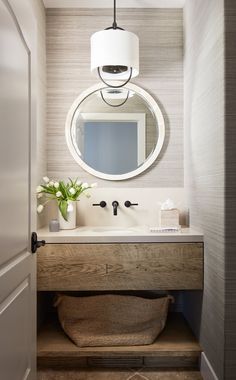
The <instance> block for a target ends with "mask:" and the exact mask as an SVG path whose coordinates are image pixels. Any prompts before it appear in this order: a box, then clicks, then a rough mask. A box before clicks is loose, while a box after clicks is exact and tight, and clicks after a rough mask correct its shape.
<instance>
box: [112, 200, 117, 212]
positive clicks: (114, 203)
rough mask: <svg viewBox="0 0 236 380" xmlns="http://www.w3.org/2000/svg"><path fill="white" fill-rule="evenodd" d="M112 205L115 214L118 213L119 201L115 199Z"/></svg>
mask: <svg viewBox="0 0 236 380" xmlns="http://www.w3.org/2000/svg"><path fill="white" fill-rule="evenodd" d="M112 206H113V215H117V208H118V206H119V203H118V202H117V201H113V202H112Z"/></svg>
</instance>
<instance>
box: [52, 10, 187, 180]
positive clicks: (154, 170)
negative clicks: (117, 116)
mask: <svg viewBox="0 0 236 380" xmlns="http://www.w3.org/2000/svg"><path fill="white" fill-rule="evenodd" d="M117 18H118V21H119V25H120V26H122V27H123V28H125V29H127V30H129V31H132V32H134V33H136V34H138V36H139V38H140V75H139V76H138V77H137V78H136V79H134V80H133V83H135V84H137V85H140V86H142V87H143V88H144V89H146V90H147V91H148V92H149V93H150V94H151V95H152V96H154V97H155V98H156V99H157V100H158V103H159V105H160V107H161V109H162V111H163V113H164V117H165V122H166V139H165V145H164V147H163V150H162V152H161V155H160V156H159V159H158V160H157V161H156V162H155V163H154V164H153V165H152V167H151V169H150V170H148V171H146V172H145V173H144V174H141V175H140V176H138V177H136V178H135V179H132V180H127V181H122V182H118V183H116V186H120V187H121V186H122V187H182V186H183V20H182V10H181V9H125V10H124V9H118V15H117ZM111 22H112V9H83V10H78V9H77V10H75V9H48V10H47V16H46V25H47V32H46V39H47V131H48V132H47V133H48V135H47V158H48V175H49V176H50V177H53V178H57V179H60V178H65V177H68V176H71V177H77V176H78V177H80V178H81V179H82V180H83V181H88V182H94V180H95V178H94V177H92V176H91V175H90V174H88V173H86V172H85V171H84V170H83V169H82V168H80V166H79V165H78V164H77V163H76V162H75V161H74V160H73V158H72V156H71V155H70V153H69V151H68V148H67V145H66V141H65V137H64V128H65V120H66V115H67V112H68V109H69V107H70V105H71V104H72V102H73V101H74V99H75V98H76V97H77V96H78V95H79V94H80V93H81V92H82V91H83V90H85V89H86V88H88V87H89V86H91V85H93V84H95V83H97V82H98V79H97V78H96V77H94V76H93V75H92V74H91V72H90V36H91V34H92V33H94V32H95V31H98V30H102V29H104V28H105V27H107V26H109V25H110V24H111ZM96 181H98V182H99V185H100V186H103V187H112V186H114V183H112V182H109V181H104V180H97V179H96Z"/></svg>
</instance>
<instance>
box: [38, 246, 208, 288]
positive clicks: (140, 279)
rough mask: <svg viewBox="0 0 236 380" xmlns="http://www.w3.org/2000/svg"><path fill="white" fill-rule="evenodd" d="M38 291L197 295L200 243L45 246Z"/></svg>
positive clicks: (201, 252) (41, 253) (200, 259)
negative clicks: (163, 291) (194, 292)
mask: <svg viewBox="0 0 236 380" xmlns="http://www.w3.org/2000/svg"><path fill="white" fill-rule="evenodd" d="M37 272H38V290H127V289H129V290H135V289H136V290H138V289H140V290H141V289H150V290H153V289H170V290H171V289H202V281H203V277H202V276H203V245H202V244H201V243H153V244H152V243H151V244H150V243H149V244H143V243H139V244H48V245H47V246H46V247H44V248H42V249H40V251H39V254H38V271H37Z"/></svg>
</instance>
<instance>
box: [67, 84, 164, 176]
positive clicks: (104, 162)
mask: <svg viewBox="0 0 236 380" xmlns="http://www.w3.org/2000/svg"><path fill="white" fill-rule="evenodd" d="M65 132H66V141H67V144H68V147H69V150H70V152H71V154H72V156H73V158H74V159H75V161H76V162H78V164H80V165H81V166H82V168H83V169H85V170H86V171H88V172H89V173H91V174H93V175H94V176H96V177H99V178H103V179H107V180H113V181H114V180H124V179H127V178H131V177H134V176H136V175H138V174H140V173H142V172H143V171H144V170H146V169H147V168H148V167H149V166H150V165H151V164H152V163H153V162H154V161H155V160H156V158H157V157H158V155H159V153H160V151H161V148H162V146H163V142H164V137H165V124H164V118H163V115H162V112H161V110H160V108H159V106H158V104H157V103H156V101H155V100H154V99H153V97H152V96H151V95H149V94H148V93H147V92H146V91H145V90H143V89H142V88H141V87H139V86H136V85H134V84H131V83H129V84H127V85H126V86H125V87H124V88H119V89H113V88H109V87H105V85H103V84H99V85H95V86H92V87H90V88H89V89H87V90H86V91H84V92H83V93H82V94H81V95H80V96H79V97H78V98H77V99H76V100H75V102H74V103H73V104H72V106H71V108H70V110H69V112H68V115H67V119H66V130H65Z"/></svg>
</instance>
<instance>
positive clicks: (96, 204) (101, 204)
mask: <svg viewBox="0 0 236 380" xmlns="http://www.w3.org/2000/svg"><path fill="white" fill-rule="evenodd" d="M106 205H107V202H105V201H101V202H100V203H93V206H100V207H102V208H104V207H106Z"/></svg>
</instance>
